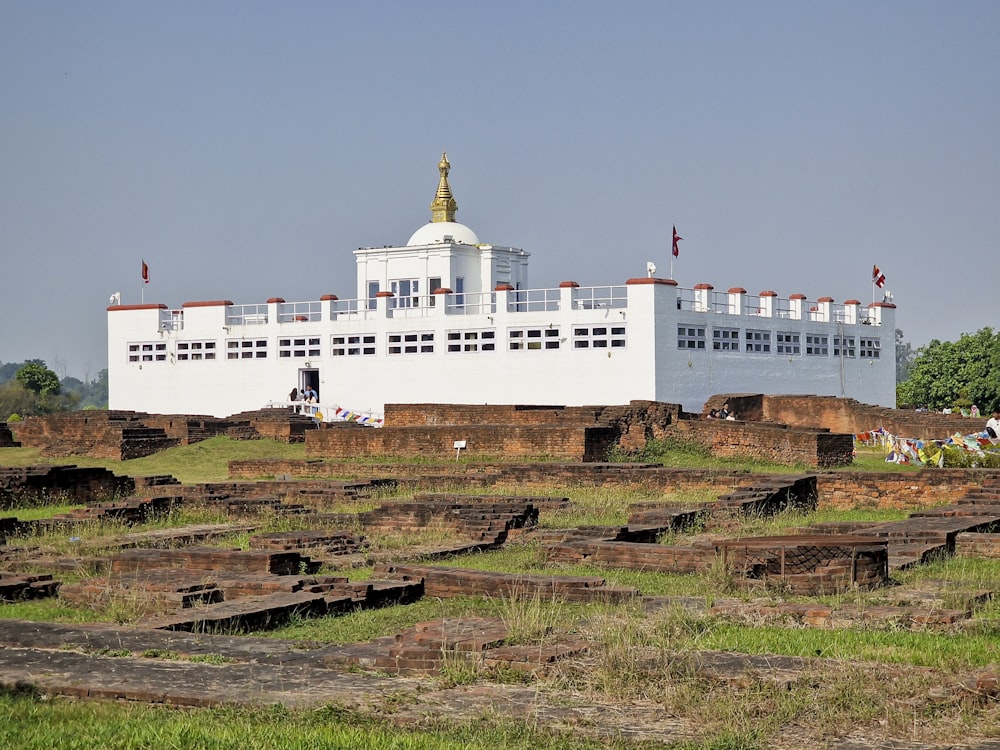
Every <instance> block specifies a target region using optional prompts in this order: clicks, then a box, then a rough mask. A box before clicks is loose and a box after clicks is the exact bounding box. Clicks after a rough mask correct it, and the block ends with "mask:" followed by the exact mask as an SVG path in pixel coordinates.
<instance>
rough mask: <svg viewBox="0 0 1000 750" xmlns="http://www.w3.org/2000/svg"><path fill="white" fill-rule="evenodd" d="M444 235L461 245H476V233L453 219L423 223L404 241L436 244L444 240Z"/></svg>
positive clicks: (408, 244) (409, 243) (417, 243)
mask: <svg viewBox="0 0 1000 750" xmlns="http://www.w3.org/2000/svg"><path fill="white" fill-rule="evenodd" d="M445 237H450V238H451V239H450V240H448V241H449V242H457V243H459V244H462V245H478V244H479V238H478V237H477V236H476V233H475V232H473V231H472V230H471V229H469V228H468V227H467V226H465V224H459V223H457V222H454V221H431V222H428V223H427V224H424V225H423V226H422V227H420V229H418V230H417V231H416V232H414V233H413V235H412V236H411V237H410V240H409V241H408V242H407V243H406V245H407V247H409V246H411V245H437V244H440V243H442V242H445Z"/></svg>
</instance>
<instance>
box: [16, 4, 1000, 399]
mask: <svg viewBox="0 0 1000 750" xmlns="http://www.w3.org/2000/svg"><path fill="white" fill-rule="evenodd" d="M998 26H1000V3H997V2H995V0H986V1H984V2H973V1H962V0H959V1H957V2H947V3H946V2H923V1H922V0H905V1H902V0H881V1H880V2H871V1H870V0H864V1H862V2H854V1H852V0H847V1H846V2H806V1H805V0H798V1H795V2H792V1H781V0H758V1H755V2H745V1H744V0H739V1H733V2H719V1H717V0H691V1H690V2H688V1H681V0H678V1H676V2H671V1H670V0H661V1H659V2H638V1H635V0H619V1H618V2H614V3H609V2H605V1H601V2H593V1H590V0H573V1H570V0H565V1H564V2H554V1H549V2H546V1H545V0H534V1H532V2H522V1H521V0H505V1H504V2H502V3H464V2H457V1H453V2H440V1H439V0H423V1H422V2H419V3H417V2H403V1H397V0H382V1H380V2H369V3H346V2H332V1H324V2H312V1H310V0H299V1H298V2H294V3H278V2H269V3H265V2H253V1H252V0H241V1H240V2H232V1H230V0H213V2H210V3H206V2H201V1H200V0H196V1H189V0H172V1H171V2H152V1H147V2H133V1H132V0H118V1H115V2H111V1H108V0H88V2H76V1H75V0H74V1H73V2H68V1H66V0H45V1H43V2H28V1H27V0H0V281H2V287H0V288H2V294H0V362H20V361H22V360H24V359H28V358H40V359H43V360H45V362H46V363H47V364H48V365H49V367H51V368H52V369H54V370H55V371H56V372H57V374H59V375H60V376H65V375H67V374H68V375H72V376H74V377H79V378H81V379H84V380H87V379H91V378H94V377H96V374H97V372H98V371H99V370H100V369H102V368H104V367H106V366H107V333H106V322H107V312H106V308H107V306H108V304H109V302H108V300H109V296H110V295H111V294H112V293H114V292H120V293H121V301H122V303H123V304H136V303H139V302H140V301H144V302H146V303H154V302H155V303H163V304H165V305H167V306H168V307H170V308H179V307H180V306H181V305H182V304H183V303H184V302H188V301H195V300H216V299H228V300H232V301H233V302H235V303H237V304H240V303H252V302H263V301H265V300H266V299H267V298H268V297H274V296H280V297H283V298H284V299H286V300H288V301H289V302H293V301H305V300H315V299H318V298H319V297H320V296H321V295H323V294H337V295H338V296H339V297H340V298H342V299H346V298H351V297H354V296H356V290H355V288H354V287H355V271H354V256H353V254H352V251H353V250H354V249H355V248H358V247H362V246H376V247H381V246H383V245H402V244H405V242H406V240H407V239H408V238H409V236H410V234H412V232H413V231H414V230H415V229H417V228H418V227H419V226H421V225H422V224H423V223H425V222H426V221H428V220H429V218H430V211H429V204H430V201H431V200H432V199H433V197H434V191H435V189H436V186H437V180H438V173H437V162H438V160H439V159H440V156H441V152H442V151H447V153H448V158H449V160H450V162H451V166H452V169H451V175H450V182H451V187H452V190H453V193H454V195H455V198H456V200H457V201H458V215H457V221H459V222H461V223H463V224H466V225H468V226H470V227H471V228H472V229H473V230H474V231H475V232H476V234H477V235H478V236H479V237H480V239H481V240H482V241H483V242H490V243H494V244H497V245H507V246H513V247H518V248H523V249H525V250H527V251H528V252H530V253H531V260H530V266H529V269H530V286H532V287H534V288H547V287H553V286H557V285H558V284H559V282H561V281H568V280H572V281H576V282H578V283H580V284H581V285H583V286H606V285H612V284H623V283H624V282H625V280H626V279H628V278H630V277H636V276H644V275H645V273H646V262H647V261H653V262H654V263H655V264H656V266H657V268H658V273H657V275H658V276H662V277H667V276H669V275H670V268H671V257H670V247H671V227H672V226H673V225H676V226H677V230H678V232H679V233H680V235H681V236H682V237H683V238H684V239H683V241H682V242H681V243H680V255H679V257H678V258H677V259H676V260H675V261H674V262H673V277H674V278H675V279H677V281H678V283H679V284H680V286H681V287H692V286H694V285H695V284H698V283H709V284H712V285H713V286H714V287H715V288H716V289H717V290H726V289H728V288H730V287H743V288H745V289H747V290H748V291H749V292H750V293H751V294H757V293H759V292H761V291H763V290H773V291H776V292H777V293H778V294H779V296H781V297H787V296H789V295H790V294H794V293H799V294H805V295H806V296H807V297H808V298H809V299H811V300H815V299H816V298H818V297H821V296H828V297H832V298H833V299H835V300H836V301H838V302H842V301H844V300H846V299H859V300H862V301H871V299H872V295H873V291H874V290H873V287H872V284H871V275H872V266H873V265H875V264H877V265H878V266H879V267H880V268H881V270H882V272H883V273H884V274H885V276H886V278H887V283H886V287H885V288H886V289H887V290H890V291H891V292H892V294H893V298H894V301H895V304H896V305H897V308H898V309H897V315H896V324H897V327H898V328H900V329H902V331H903V334H904V339H905V341H907V342H909V343H911V344H912V345H913V346H914V348H916V347H919V346H922V345H924V344H926V343H928V342H929V341H930V340H931V339H935V338H936V339H941V340H952V341H953V340H957V339H958V338H959V337H960V336H961V334H962V333H972V332H975V331H977V330H979V329H981V328H983V327H986V326H990V327H993V326H995V325H996V322H995V321H996V309H997V307H996V294H995V292H993V291H991V288H990V287H991V284H993V283H995V281H996V280H997V277H998V274H997V271H998V268H1000V261H998V260H997V257H998V254H997V251H998V240H997V237H998V232H997V231H996V226H995V224H996V220H997V218H998V216H1000V96H998V95H997V91H998V84H1000V44H997V43H996V29H997V28H998ZM143 260H145V262H146V263H147V264H148V266H149V270H150V283H149V284H147V285H143V284H142V283H141V278H140V268H141V263H142V261H143ZM883 291H884V290H879V292H878V295H879V299H881V294H882V292H883Z"/></svg>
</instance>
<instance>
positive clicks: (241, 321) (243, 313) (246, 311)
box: [226, 304, 267, 326]
mask: <svg viewBox="0 0 1000 750" xmlns="http://www.w3.org/2000/svg"><path fill="white" fill-rule="evenodd" d="M264 323H267V305H266V304H259V305H228V306H227V307H226V325H227V326H251V325H263V324H264Z"/></svg>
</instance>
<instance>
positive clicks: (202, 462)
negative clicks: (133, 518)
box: [0, 437, 306, 484]
mask: <svg viewBox="0 0 1000 750" xmlns="http://www.w3.org/2000/svg"><path fill="white" fill-rule="evenodd" d="M305 456H306V448H305V444H304V443H282V442H279V441H276V440H231V439H230V438H227V437H213V438H209V439H208V440H202V441H201V442H198V443H192V444H190V445H178V446H175V447H173V448H168V449H167V450H165V451H160V452H159V453H155V454H153V455H151V456H144V457H143V458H133V459H130V460H128V461H112V460H108V459H99V458H91V457H89V456H67V457H60V458H47V457H43V456H41V455H40V452H39V450H38V449H36V448H0V466H30V465H37V464H55V465H65V464H73V465H76V466H84V467H102V468H106V469H109V470H111V471H114V472H115V473H116V474H130V475H133V476H152V475H159V474H170V475H172V476H174V477H176V478H177V479H179V480H180V481H181V482H184V483H185V484H193V483H199V482H221V481H224V480H226V479H228V478H229V462H230V461H232V460H247V459H262V458H275V459H289V460H302V459H304V458H305Z"/></svg>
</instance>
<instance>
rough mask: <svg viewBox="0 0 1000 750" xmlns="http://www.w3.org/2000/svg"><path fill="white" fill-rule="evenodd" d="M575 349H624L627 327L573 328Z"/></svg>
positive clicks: (582, 326)
mask: <svg viewBox="0 0 1000 750" xmlns="http://www.w3.org/2000/svg"><path fill="white" fill-rule="evenodd" d="M573 348H574V349H624V348H625V326H623V325H621V326H609V325H599V326H586V325H581V326H573Z"/></svg>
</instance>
